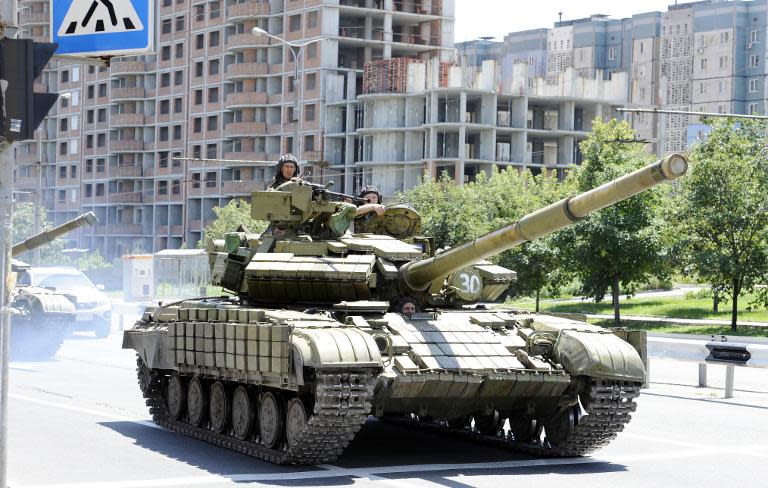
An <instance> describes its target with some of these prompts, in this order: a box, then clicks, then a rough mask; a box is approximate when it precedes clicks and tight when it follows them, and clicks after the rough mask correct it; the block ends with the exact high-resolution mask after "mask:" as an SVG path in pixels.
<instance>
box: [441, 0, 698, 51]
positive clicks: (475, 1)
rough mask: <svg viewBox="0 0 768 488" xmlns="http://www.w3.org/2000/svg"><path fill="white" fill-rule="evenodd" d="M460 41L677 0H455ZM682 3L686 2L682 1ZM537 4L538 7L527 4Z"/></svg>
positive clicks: (656, 7) (658, 7)
mask: <svg viewBox="0 0 768 488" xmlns="http://www.w3.org/2000/svg"><path fill="white" fill-rule="evenodd" d="M455 1H456V37H455V41H456V42H464V41H471V40H473V39H477V38H479V37H481V36H493V37H496V40H499V41H501V40H503V39H504V35H505V34H507V33H508V32H515V31H521V30H527V29H538V28H542V27H544V28H551V27H553V25H554V23H555V22H557V20H558V12H562V13H563V20H572V19H581V18H584V17H589V16H590V15H592V14H606V15H609V16H610V17H612V18H615V19H621V18H624V17H631V16H632V14H638V13H642V12H652V11H661V12H664V11H666V10H667V6H668V5H670V4H674V3H675V0H642V1H640V2H638V1H637V0H634V1H632V0H455ZM680 3H685V2H683V1H681V2H680ZM531 5H535V7H534V8H530V7H529V8H526V6H531Z"/></svg>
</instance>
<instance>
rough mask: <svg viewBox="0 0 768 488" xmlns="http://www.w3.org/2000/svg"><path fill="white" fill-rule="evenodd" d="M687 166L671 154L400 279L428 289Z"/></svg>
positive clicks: (413, 266)
mask: <svg viewBox="0 0 768 488" xmlns="http://www.w3.org/2000/svg"><path fill="white" fill-rule="evenodd" d="M687 170H688V161H687V159H686V158H685V157H684V156H682V155H680V154H671V155H669V156H667V157H665V158H664V159H661V160H659V161H656V162H654V163H652V164H649V165H648V166H645V167H643V168H640V169H638V170H636V171H633V172H632V173H630V174H628V175H625V176H622V177H621V178H617V179H615V180H613V181H609V182H608V183H605V184H603V185H601V186H599V187H597V188H593V189H592V190H589V191H586V192H584V193H581V194H579V195H575V196H572V197H568V198H564V199H562V200H560V201H558V202H556V203H553V204H551V205H549V206H548V207H544V208H542V209H540V210H537V211H535V212H532V213H530V214H528V215H526V216H524V217H523V218H521V219H520V220H518V221H517V222H515V223H513V224H510V225H508V226H506V227H502V228H501V229H498V230H495V231H492V232H489V233H488V234H485V235H484V236H481V237H478V238H476V239H474V240H472V241H468V242H465V243H464V244H461V245H459V246H456V247H453V248H451V249H448V250H447V251H445V252H442V253H440V254H437V255H436V256H434V257H431V258H429V259H425V260H423V261H416V262H413V263H410V264H408V265H406V266H403V267H402V268H401V269H400V280H401V282H402V283H403V284H404V285H405V286H406V287H407V288H408V289H410V290H423V289H425V288H426V287H427V286H429V284H430V283H432V282H433V281H435V280H437V279H439V278H441V277H444V276H448V275H449V274H451V273H453V272H455V271H458V270H460V269H463V268H466V267H467V266H469V265H471V264H473V263H476V262H478V261H481V260H483V259H485V258H487V257H489V256H492V255H494V254H498V253H500V252H502V251H506V250H507V249H511V248H513V247H515V246H518V245H520V244H523V243H524V242H527V241H532V240H534V239H538V238H539V237H544V236H546V235H547V234H550V233H552V232H554V231H556V230H560V229H562V228H564V227H566V226H568V225H570V224H572V223H574V222H576V221H577V220H579V219H581V218H583V217H586V216H587V215H589V214H591V213H593V212H596V211H598V210H600V209H601V208H605V207H607V206H609V205H613V204H616V203H618V202H621V201H623V200H626V199H628V198H630V197H632V196H634V195H637V194H638V193H640V192H642V191H645V190H647V189H649V188H651V187H653V186H656V185H657V184H659V183H662V182H664V181H670V180H674V179H675V178H678V177H680V176H682V175H684V174H685V172H686V171H687Z"/></svg>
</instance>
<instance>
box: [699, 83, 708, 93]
mask: <svg viewBox="0 0 768 488" xmlns="http://www.w3.org/2000/svg"><path fill="white" fill-rule="evenodd" d="M699 93H700V94H702V95H703V94H704V93H707V89H706V87H705V86H704V83H699Z"/></svg>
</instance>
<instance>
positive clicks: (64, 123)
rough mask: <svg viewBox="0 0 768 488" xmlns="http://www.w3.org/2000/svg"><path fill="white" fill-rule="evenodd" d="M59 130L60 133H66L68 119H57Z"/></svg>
mask: <svg viewBox="0 0 768 488" xmlns="http://www.w3.org/2000/svg"><path fill="white" fill-rule="evenodd" d="M59 130H60V131H61V132H66V131H68V130H69V119H67V118H66V117H65V118H63V119H59Z"/></svg>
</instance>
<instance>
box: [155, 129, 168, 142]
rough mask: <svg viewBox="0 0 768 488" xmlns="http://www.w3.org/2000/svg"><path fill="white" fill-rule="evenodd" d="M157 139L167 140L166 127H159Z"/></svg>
mask: <svg viewBox="0 0 768 488" xmlns="http://www.w3.org/2000/svg"><path fill="white" fill-rule="evenodd" d="M157 138H158V140H160V141H163V142H165V141H167V140H168V127H167V126H166V127H160V134H158V136H157Z"/></svg>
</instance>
